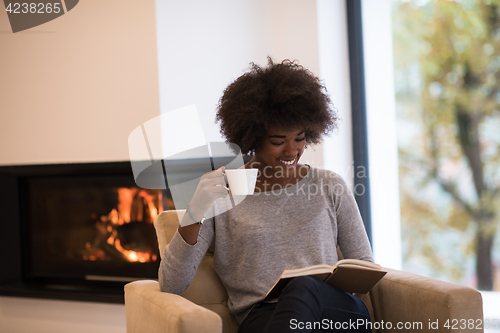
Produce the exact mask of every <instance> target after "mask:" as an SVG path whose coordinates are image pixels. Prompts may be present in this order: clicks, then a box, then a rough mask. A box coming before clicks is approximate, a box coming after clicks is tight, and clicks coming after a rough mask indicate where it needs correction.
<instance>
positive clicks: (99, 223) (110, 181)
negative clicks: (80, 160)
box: [0, 161, 196, 303]
mask: <svg viewBox="0 0 500 333" xmlns="http://www.w3.org/2000/svg"><path fill="white" fill-rule="evenodd" d="M190 163H191V164H193V161H191V162H190ZM181 164H182V163H181ZM194 164H195V165H196V163H194ZM180 169H182V168H180ZM0 189H1V190H0V212H1V214H2V217H1V225H2V231H1V232H0V251H1V253H2V255H3V257H4V259H2V262H3V263H2V264H1V266H0V267H1V268H0V295H7V296H26V297H39V298H54V299H68V300H85V301H101V302H113V303H122V302H123V286H124V284H126V283H128V282H130V281H133V280H135V279H156V278H157V272H158V265H159V260H160V255H159V252H158V244H157V241H156V233H155V230H154V226H153V221H154V218H155V217H156V215H157V214H158V213H159V212H161V211H163V210H167V209H175V207H174V205H173V202H172V200H171V197H170V193H169V191H168V189H167V190H151V189H142V188H139V187H137V186H136V185H135V182H134V177H133V174H132V169H131V165H130V162H110V163H88V164H59V165H26V166H2V167H0Z"/></svg>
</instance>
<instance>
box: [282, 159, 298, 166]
mask: <svg viewBox="0 0 500 333" xmlns="http://www.w3.org/2000/svg"><path fill="white" fill-rule="evenodd" d="M279 160H280V162H281V163H283V164H286V165H292V164H293V163H294V162H295V160H291V161H283V160H281V159H279Z"/></svg>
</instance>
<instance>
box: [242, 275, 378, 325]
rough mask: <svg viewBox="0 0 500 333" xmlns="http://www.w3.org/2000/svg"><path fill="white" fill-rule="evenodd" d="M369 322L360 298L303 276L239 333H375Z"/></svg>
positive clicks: (247, 320)
mask: <svg viewBox="0 0 500 333" xmlns="http://www.w3.org/2000/svg"><path fill="white" fill-rule="evenodd" d="M369 321H370V314H369V313H368V310H367V309H366V307H365V305H364V304H363V302H361V300H359V299H358V298H357V297H356V296H353V295H350V294H347V293H344V292H343V291H340V290H338V289H337V288H334V287H332V286H330V285H329V284H327V283H325V282H322V281H319V280H316V279H314V278H311V277H309V276H301V277H297V278H294V279H292V281H290V282H289V283H288V285H287V286H286V288H285V289H284V290H283V292H282V293H281V295H280V297H279V299H278V302H277V303H263V302H261V303H258V304H257V305H256V306H255V307H254V308H253V309H252V311H251V312H250V313H249V314H248V316H247V317H246V318H245V320H244V321H243V322H242V323H241V325H240V328H239V330H238V333H260V332H262V333H280V332H337V331H338V332H371V329H370V326H369V325H366V322H369Z"/></svg>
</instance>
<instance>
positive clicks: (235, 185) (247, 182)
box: [225, 169, 259, 195]
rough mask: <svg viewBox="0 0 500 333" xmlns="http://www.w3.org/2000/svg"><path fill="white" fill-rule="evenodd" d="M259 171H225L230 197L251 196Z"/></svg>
mask: <svg viewBox="0 0 500 333" xmlns="http://www.w3.org/2000/svg"><path fill="white" fill-rule="evenodd" d="M258 172H259V169H233V170H225V174H226V179H227V183H228V184H229V189H230V191H231V194H232V195H252V194H253V193H254V191H255V184H256V183H257V174H258Z"/></svg>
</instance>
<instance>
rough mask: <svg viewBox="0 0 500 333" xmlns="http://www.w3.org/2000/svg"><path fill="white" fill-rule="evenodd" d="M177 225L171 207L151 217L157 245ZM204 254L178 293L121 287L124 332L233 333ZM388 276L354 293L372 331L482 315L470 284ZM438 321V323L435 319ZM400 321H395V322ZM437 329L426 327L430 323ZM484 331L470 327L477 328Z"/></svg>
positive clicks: (151, 284) (139, 285)
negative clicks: (365, 290) (361, 292)
mask: <svg viewBox="0 0 500 333" xmlns="http://www.w3.org/2000/svg"><path fill="white" fill-rule="evenodd" d="M178 226H179V220H178V218H177V213H176V211H167V212H163V213H161V214H160V215H158V217H157V218H156V220H155V228H156V233H157V236H158V243H159V247H160V249H163V248H164V247H165V245H166V244H167V243H168V242H169V241H170V240H171V239H172V237H173V235H174V233H175V231H176V230H177V228H178ZM212 261H213V255H212V254H211V253H207V255H206V256H205V258H204V259H203V260H202V262H201V264H200V266H199V268H198V272H197V274H196V277H195V278H194V280H193V282H192V283H191V285H190V286H189V288H188V289H186V291H184V292H183V293H182V294H181V295H173V294H168V293H162V292H160V287H159V285H158V282H157V281H150V280H144V281H136V282H132V283H129V284H127V285H126V286H125V310H126V318H127V333H140V332H143V333H159V332H172V333H177V332H179V333H181V332H182V333H199V332H210V333H212V332H214V333H215V332H224V333H236V332H237V331H238V324H237V322H236V320H235V319H234V317H233V316H232V315H231V314H230V313H229V310H228V307H227V293H226V291H225V289H224V287H223V286H222V284H221V282H220V280H219V277H218V276H217V274H216V273H215V272H214V270H213V268H212ZM386 270H387V271H388V273H387V275H386V276H385V277H384V278H383V279H382V280H381V281H380V282H379V283H378V284H377V285H376V286H375V287H374V288H373V289H372V290H371V291H370V292H369V293H368V294H366V295H357V296H358V297H359V298H360V299H361V300H362V301H363V302H364V303H365V305H366V306H367V307H368V310H369V311H370V315H371V318H372V322H373V332H392V331H396V330H397V325H403V327H401V328H402V329H406V330H407V331H410V332H411V331H415V332H417V331H418V332H426V331H432V332H449V331H450V330H449V329H447V328H446V327H445V326H444V325H445V324H446V321H447V320H450V322H449V323H450V324H451V325H453V323H452V322H451V321H452V320H454V319H455V320H458V322H459V324H458V325H456V326H457V328H458V329H456V330H453V331H454V332H468V331H470V330H469V329H468V328H467V327H465V328H463V329H462V328H461V327H460V326H461V325H460V320H461V319H465V320H469V319H472V320H474V323H478V322H479V321H477V322H476V320H477V319H481V320H482V319H483V305H482V298H481V294H480V293H479V292H478V291H477V290H474V289H472V288H468V287H464V286H459V285H455V284H451V283H447V282H442V281H438V280H434V279H430V278H426V277H423V276H419V275H416V274H412V273H407V272H402V271H397V270H393V269H386ZM436 321H437V322H436ZM398 323H399V324H398ZM436 323H437V327H438V329H430V328H429V325H430V324H431V325H433V327H432V328H434V327H435V326H436ZM482 331H483V330H474V332H482Z"/></svg>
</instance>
